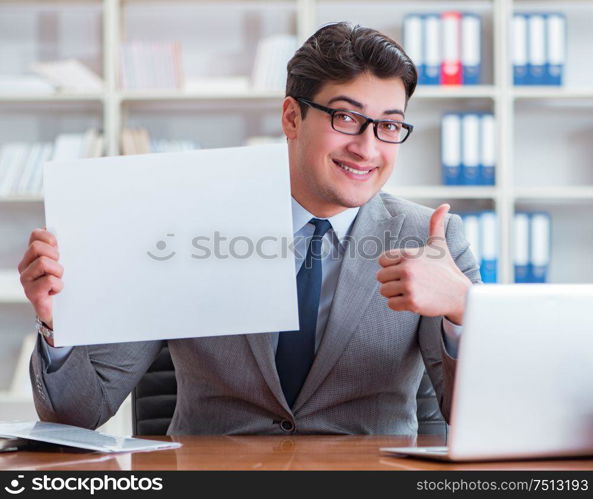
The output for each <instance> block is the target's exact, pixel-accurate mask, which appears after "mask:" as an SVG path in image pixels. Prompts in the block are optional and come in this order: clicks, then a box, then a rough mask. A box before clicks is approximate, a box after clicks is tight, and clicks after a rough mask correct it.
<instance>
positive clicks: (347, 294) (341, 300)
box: [294, 194, 405, 412]
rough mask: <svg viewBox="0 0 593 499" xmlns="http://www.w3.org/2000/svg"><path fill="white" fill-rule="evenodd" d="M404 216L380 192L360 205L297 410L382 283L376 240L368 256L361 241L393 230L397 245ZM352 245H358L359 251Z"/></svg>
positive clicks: (339, 351)
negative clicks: (378, 275)
mask: <svg viewBox="0 0 593 499" xmlns="http://www.w3.org/2000/svg"><path fill="white" fill-rule="evenodd" d="M404 218H405V215H403V214H400V215H395V216H392V215H391V213H389V211H388V210H387V208H385V205H384V203H383V200H382V199H381V196H380V194H376V195H375V196H374V197H373V198H371V200H369V201H368V202H367V203H366V204H365V205H363V206H362V207H361V208H360V211H359V213H358V216H357V218H356V220H355V222H354V226H353V227H352V231H351V233H350V243H349V245H348V247H347V248H346V251H345V254H344V257H343V260H342V266H341V269H340V274H339V277H338V283H337V286H336V290H335V293H334V298H333V301H332V307H331V310H330V313H329V317H328V320H327V325H326V328H325V331H324V333H323V339H322V340H321V344H320V345H319V350H318V352H317V355H316V357H315V360H314V362H313V365H312V366H311V371H309V375H308V376H307V379H306V380H305V384H304V385H303V388H302V390H301V393H300V394H299V396H298V398H297V400H296V401H295V406H294V411H295V412H296V411H297V410H298V409H299V407H301V406H302V405H303V404H304V403H305V402H306V401H307V400H308V399H309V398H310V397H311V395H313V393H314V392H315V390H317V388H318V387H319V385H320V384H321V383H322V382H323V380H324V379H325V378H326V376H327V375H328V374H329V372H330V370H331V369H332V368H333V366H334V365H335V363H336V362H337V360H338V358H339V357H340V356H341V355H342V352H343V351H344V349H345V348H346V345H347V344H348V342H349V341H350V339H351V337H352V335H353V334H354V331H355V330H356V328H357V326H358V324H359V322H360V320H361V318H362V315H363V313H364V311H365V310H366V308H367V306H368V305H369V303H370V301H371V298H372V297H373V295H374V294H375V292H376V291H375V290H376V288H377V287H378V281H377V279H376V277H375V274H376V273H377V271H378V270H379V264H378V263H377V258H376V257H374V255H372V256H370V254H371V253H376V249H375V248H376V243H372V244H370V248H369V249H367V250H366V252H367V253H368V254H369V256H364V255H363V254H361V250H359V248H360V245H361V241H363V242H364V241H370V239H368V238H369V236H375V237H379V238H380V240H381V244H384V242H383V241H384V234H385V232H386V231H387V230H389V231H390V232H391V237H392V240H391V245H390V247H393V246H394V241H395V240H396V239H397V237H398V235H399V232H400V230H401V227H402V224H403V221H404ZM365 238H367V239H365ZM352 245H354V246H355V247H356V251H354V248H353V247H352Z"/></svg>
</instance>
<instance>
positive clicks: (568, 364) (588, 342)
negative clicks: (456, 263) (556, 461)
mask: <svg viewBox="0 0 593 499" xmlns="http://www.w3.org/2000/svg"><path fill="white" fill-rule="evenodd" d="M450 424H451V428H450V432H449V438H448V446H447V447H388V448H382V449H381V451H383V452H385V453H388V454H396V455H398V456H401V455H407V456H412V457H417V458H429V459H437V460H442V461H494V460H513V459H537V458H551V457H573V456H591V455H593V285H588V284H582V285H581V284H577V285H556V284H518V285H478V286H474V287H473V288H472V289H471V291H470V293H469V295H468V302H467V307H466V312H465V317H464V328H463V335H462V337H461V342H460V345H459V351H458V363H457V373H456V377H455V386H454V392H453V404H452V410H451V421H450Z"/></svg>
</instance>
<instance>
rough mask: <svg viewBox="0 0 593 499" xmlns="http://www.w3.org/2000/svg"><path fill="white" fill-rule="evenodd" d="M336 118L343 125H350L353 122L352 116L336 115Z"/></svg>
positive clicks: (346, 114)
mask: <svg viewBox="0 0 593 499" xmlns="http://www.w3.org/2000/svg"><path fill="white" fill-rule="evenodd" d="M336 118H338V119H339V120H340V121H343V122H344V123H351V122H353V121H355V119H354V116H352V115H351V114H348V113H336Z"/></svg>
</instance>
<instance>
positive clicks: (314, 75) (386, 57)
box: [286, 22, 418, 117]
mask: <svg viewBox="0 0 593 499" xmlns="http://www.w3.org/2000/svg"><path fill="white" fill-rule="evenodd" d="M287 70H288V76H287V80H286V95H287V96H291V97H304V98H305V99H312V98H313V97H314V96H315V95H316V94H317V92H319V91H320V90H321V87H322V86H323V84H324V83H326V82H329V81H331V82H338V83H345V82H348V81H351V80H353V79H354V78H356V77H357V76H358V75H360V74H362V73H365V72H369V73H371V74H373V75H375V76H377V77H378V78H401V79H402V81H403V83H404V87H405V90H406V104H407V103H408V100H409V99H410V97H412V94H413V93H414V90H415V88H416V84H417V82H418V73H417V71H416V67H415V66H414V63H413V62H412V60H411V59H410V58H409V57H408V55H407V54H406V53H405V52H404V50H403V49H402V47H401V46H400V45H399V44H398V43H397V42H395V41H394V40H392V39H391V38H389V37H388V36H386V35H384V34H382V33H379V32H378V31H376V30H374V29H370V28H365V27H362V26H359V25H352V24H350V23H347V22H339V23H334V24H329V25H327V26H324V27H322V28H320V29H319V30H317V31H316V32H315V33H314V34H313V35H311V36H310V37H309V39H308V40H307V41H306V42H305V43H304V44H303V45H302V46H301V47H300V48H299V49H298V50H297V51H296V53H295V54H294V56H293V57H292V59H290V61H288V65H287ZM306 111H307V107H306V106H304V105H303V104H301V114H302V116H303V117H304V116H305V114H306Z"/></svg>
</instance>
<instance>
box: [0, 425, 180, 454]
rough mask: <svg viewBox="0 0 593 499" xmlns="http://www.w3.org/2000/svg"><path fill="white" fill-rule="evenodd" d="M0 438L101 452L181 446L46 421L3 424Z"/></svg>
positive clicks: (0, 428)
mask: <svg viewBox="0 0 593 499" xmlns="http://www.w3.org/2000/svg"><path fill="white" fill-rule="evenodd" d="M0 435H5V436H8V437H18V438H27V439H29V440H37V441H39V442H48V443H50V444H57V445H67V446H69V447H78V448H81V449H88V450H95V451H99V452H133V451H148V450H162V449H176V448H178V447H181V444H180V443H177V442H161V441H158V440H146V439H142V438H131V437H117V436H114V435H108V434H107V433H101V432H98V431H93V430H87V429H86V428H80V427H78V426H70V425H66V424H59V423H46V422H43V421H23V422H10V423H8V422H2V421H0Z"/></svg>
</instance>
